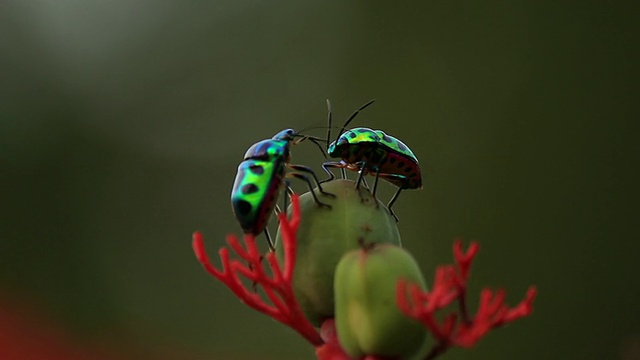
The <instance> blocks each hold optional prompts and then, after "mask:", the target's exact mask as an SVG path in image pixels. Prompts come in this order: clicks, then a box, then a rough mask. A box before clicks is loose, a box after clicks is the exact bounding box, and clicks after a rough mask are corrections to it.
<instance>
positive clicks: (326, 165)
mask: <svg viewBox="0 0 640 360" xmlns="http://www.w3.org/2000/svg"><path fill="white" fill-rule="evenodd" d="M339 165H340V163H339V162H336V161H329V162H325V163H322V170H324V172H326V173H327V174H328V175H329V178H328V179H324V180H322V181H320V182H321V183H324V182H327V181H331V180H333V179H335V178H336V176H335V175H333V173H332V172H331V171H330V170H329V169H327V168H330V167H341V166H339Z"/></svg>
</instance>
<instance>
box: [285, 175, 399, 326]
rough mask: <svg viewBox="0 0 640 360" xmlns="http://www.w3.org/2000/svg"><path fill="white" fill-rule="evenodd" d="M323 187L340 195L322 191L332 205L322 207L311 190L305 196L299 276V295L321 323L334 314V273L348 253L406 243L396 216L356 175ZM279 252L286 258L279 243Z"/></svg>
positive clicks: (309, 315)
mask: <svg viewBox="0 0 640 360" xmlns="http://www.w3.org/2000/svg"><path fill="white" fill-rule="evenodd" d="M322 188H323V189H324V190H325V191H327V192H329V193H332V194H334V195H336V197H335V198H332V197H329V196H320V195H319V196H320V197H321V201H322V202H324V203H327V204H329V205H331V209H327V208H322V207H319V206H318V205H317V204H316V203H315V202H314V200H313V197H312V196H311V194H310V193H305V194H302V195H301V196H300V209H301V211H302V222H301V224H300V227H299V230H298V236H297V240H298V250H297V254H296V259H297V260H296V267H295V270H294V279H293V286H294V291H295V295H296V299H297V300H298V303H299V304H300V307H301V308H302V311H303V312H304V314H305V316H306V317H307V319H309V321H310V322H311V323H312V324H313V325H315V326H320V325H321V324H322V321H324V320H325V319H328V318H333V317H334V295H333V277H334V273H335V269H336V265H337V264H338V261H340V259H341V258H342V256H343V255H344V254H345V253H347V252H348V251H351V250H354V249H357V248H359V247H360V244H361V243H367V244H371V243H391V244H395V245H400V233H399V232H398V227H397V226H396V221H395V219H394V218H393V216H391V215H390V214H389V211H388V210H387V209H386V207H385V205H384V204H382V203H381V202H379V201H377V199H375V198H374V197H373V196H372V195H371V192H370V191H368V190H367V189H366V188H364V187H362V188H361V189H360V190H359V192H358V190H356V188H355V183H354V182H353V181H351V180H334V181H329V182H326V183H324V184H322ZM316 194H319V192H317V191H316ZM280 236H281V235H280V233H279V232H278V235H277V237H276V243H277V244H281V242H282V241H281V239H280ZM276 255H277V256H278V259H279V260H280V261H282V258H283V249H282V246H277V249H276Z"/></svg>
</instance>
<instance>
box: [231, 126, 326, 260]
mask: <svg viewBox="0 0 640 360" xmlns="http://www.w3.org/2000/svg"><path fill="white" fill-rule="evenodd" d="M304 140H311V141H312V142H314V143H315V144H316V145H317V146H318V147H319V148H320V150H321V151H322V152H323V154H324V150H322V147H320V145H319V144H318V143H317V141H318V140H320V139H318V138H314V137H311V136H307V135H301V134H300V133H298V132H296V131H294V130H293V129H286V130H282V131H280V132H279V133H277V134H276V135H275V136H273V137H272V138H271V139H265V140H262V141H259V142H257V143H255V144H253V145H252V146H251V147H250V148H249V150H247V152H246V153H245V154H244V160H243V161H242V162H241V163H240V165H239V166H238V172H237V173H236V179H235V181H234V183H233V188H232V190H231V207H232V208H233V212H234V214H235V216H236V219H237V220H238V222H239V223H240V227H241V228H242V230H243V231H244V233H245V234H252V235H254V236H257V235H259V234H260V233H261V232H264V233H265V236H266V237H267V242H268V244H269V249H270V250H271V251H273V250H274V249H275V245H274V243H273V241H272V240H271V236H270V235H269V231H268V229H267V223H268V221H269V218H270V217H271V213H272V212H273V211H274V209H275V208H276V203H277V200H278V197H279V195H280V190H281V188H282V187H283V186H286V184H285V177H294V178H298V179H301V180H303V181H304V182H306V183H307V185H308V186H309V190H310V191H311V194H312V195H313V198H314V200H315V202H316V203H317V204H318V205H319V206H322V207H327V208H331V206H330V205H328V204H325V203H323V202H321V201H320V200H319V199H318V197H317V196H316V193H315V192H314V190H313V184H312V182H311V180H310V179H309V177H308V176H307V175H305V174H303V173H307V174H311V176H312V177H313V179H314V181H315V183H316V184H318V191H319V192H320V193H322V194H323V195H327V196H334V195H333V194H330V193H327V192H325V191H323V190H322V185H321V184H320V182H319V181H318V178H317V177H316V175H315V173H314V172H313V170H312V169H310V168H309V167H307V166H304V165H296V164H291V163H290V160H291V154H290V147H291V145H292V144H293V145H295V144H298V143H300V142H301V141H304ZM285 167H288V168H290V169H292V170H295V171H296V172H290V173H287V172H286V171H285ZM286 187H287V189H288V190H289V188H288V186H286ZM286 196H287V195H286V194H285V209H286Z"/></svg>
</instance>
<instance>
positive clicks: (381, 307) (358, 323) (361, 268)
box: [334, 244, 427, 359]
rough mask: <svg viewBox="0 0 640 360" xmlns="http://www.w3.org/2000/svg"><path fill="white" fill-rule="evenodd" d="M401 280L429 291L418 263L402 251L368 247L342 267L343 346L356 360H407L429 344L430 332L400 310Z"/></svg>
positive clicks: (339, 316) (339, 322)
mask: <svg viewBox="0 0 640 360" xmlns="http://www.w3.org/2000/svg"><path fill="white" fill-rule="evenodd" d="M399 279H405V280H407V281H409V282H411V283H414V284H420V286H421V287H422V289H424V288H425V287H426V286H425V281H424V278H423V277H422V273H421V272H420V268H419V267H418V264H417V263H416V261H415V260H414V259H413V257H412V256H411V254H409V252H407V251H406V250H404V249H402V248H401V247H399V246H395V245H388V244H374V245H370V246H369V245H365V246H364V247H363V248H362V249H359V250H354V251H351V252H349V253H348V254H346V255H345V256H344V257H343V258H342V259H341V260H340V262H339V263H338V267H337V269H336V279H335V288H334V289H335V295H336V318H335V321H336V329H337V332H338V339H339V340H340V345H341V346H342V348H343V349H344V350H345V352H347V354H349V355H350V356H352V357H353V358H360V357H361V356H363V355H377V356H383V357H392V358H394V359H396V358H397V359H406V358H408V357H410V356H412V355H414V354H415V353H416V352H417V351H418V350H420V348H421V347H422V346H423V345H424V343H425V341H426V335H427V330H426V328H425V327H424V326H423V325H422V324H420V323H419V322H418V321H416V320H413V319H411V318H409V317H407V316H406V315H404V314H403V313H402V312H400V310H399V309H398V307H397V305H396V284H397V283H398V280H399Z"/></svg>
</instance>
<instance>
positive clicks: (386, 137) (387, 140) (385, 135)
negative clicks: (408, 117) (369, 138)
mask: <svg viewBox="0 0 640 360" xmlns="http://www.w3.org/2000/svg"><path fill="white" fill-rule="evenodd" d="M382 140H384V141H386V142H393V140H391V138H390V137H389V135H387V134H384V136H383V137H382Z"/></svg>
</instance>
